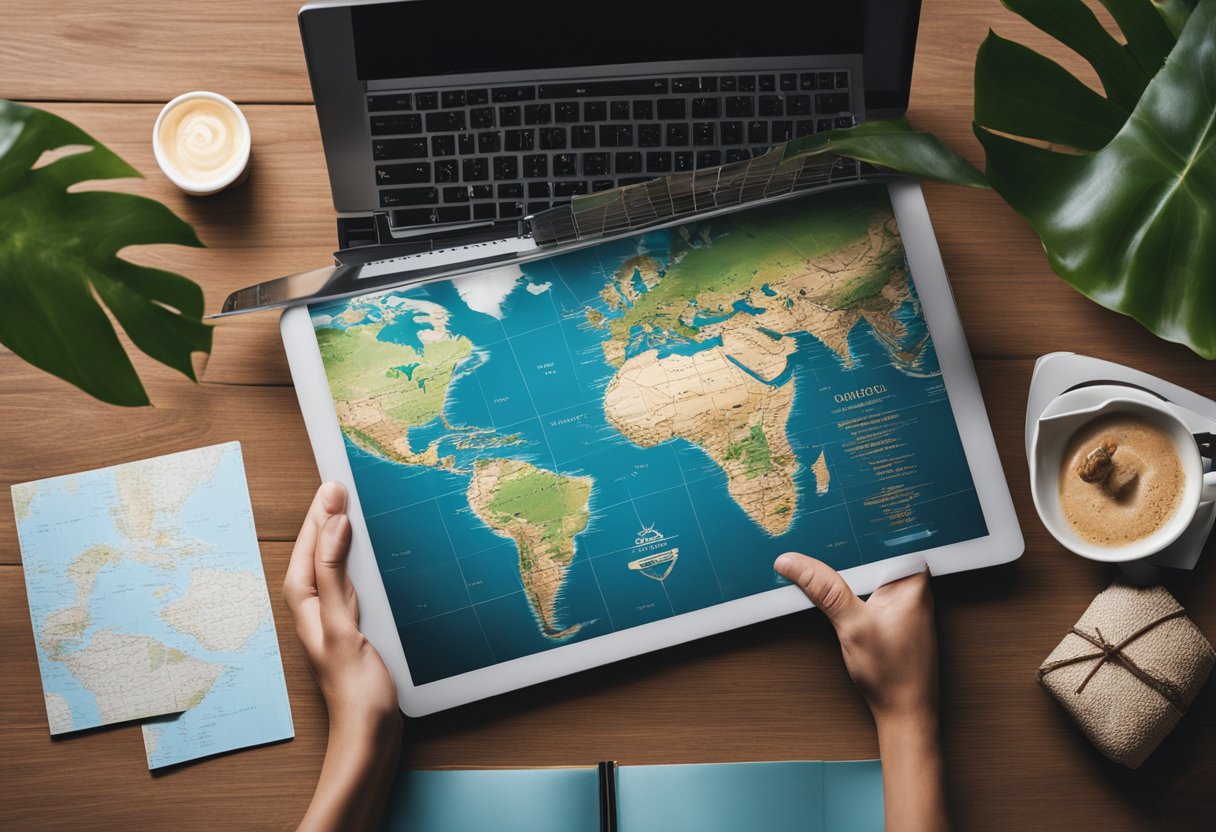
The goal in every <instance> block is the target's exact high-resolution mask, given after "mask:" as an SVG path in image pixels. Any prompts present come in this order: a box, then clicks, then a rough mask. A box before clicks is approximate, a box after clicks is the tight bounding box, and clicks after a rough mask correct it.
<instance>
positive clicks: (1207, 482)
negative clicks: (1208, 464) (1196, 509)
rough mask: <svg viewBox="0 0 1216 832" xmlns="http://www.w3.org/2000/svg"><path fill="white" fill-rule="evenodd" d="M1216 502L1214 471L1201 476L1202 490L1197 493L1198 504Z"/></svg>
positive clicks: (1215, 475) (1215, 473) (1215, 476)
mask: <svg viewBox="0 0 1216 832" xmlns="http://www.w3.org/2000/svg"><path fill="white" fill-rule="evenodd" d="M1213 501H1216V471H1208V472H1207V473H1206V474H1204V475H1203V489H1202V490H1201V491H1200V492H1199V502H1201V503H1210V502H1213Z"/></svg>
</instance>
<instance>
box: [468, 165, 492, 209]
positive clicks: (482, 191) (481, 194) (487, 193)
mask: <svg viewBox="0 0 1216 832" xmlns="http://www.w3.org/2000/svg"><path fill="white" fill-rule="evenodd" d="M495 161H497V160H495ZM469 190H470V191H471V192H472V196H473V199H493V198H494V186H493V185H474V186H473V187H472V188H470V189H469Z"/></svg>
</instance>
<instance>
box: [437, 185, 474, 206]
mask: <svg viewBox="0 0 1216 832" xmlns="http://www.w3.org/2000/svg"><path fill="white" fill-rule="evenodd" d="M443 201H444V202H468V201H469V189H468V188H466V187H465V186H464V185H456V186H454V187H451V188H444V189H443Z"/></svg>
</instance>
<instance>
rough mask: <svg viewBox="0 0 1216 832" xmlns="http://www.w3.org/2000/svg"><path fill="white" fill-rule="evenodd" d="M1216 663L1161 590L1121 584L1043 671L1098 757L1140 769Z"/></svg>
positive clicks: (1099, 600) (1042, 679) (1104, 595)
mask: <svg viewBox="0 0 1216 832" xmlns="http://www.w3.org/2000/svg"><path fill="white" fill-rule="evenodd" d="M1213 662H1216V653H1213V651H1212V645H1211V644H1209V643H1208V640H1207V639H1206V638H1204V637H1203V633H1201V632H1199V630H1198V628H1196V627H1195V625H1194V623H1193V622H1192V621H1191V619H1189V618H1187V616H1186V611H1185V610H1183V608H1182V605H1181V604H1179V603H1178V602H1177V601H1176V600H1175V599H1174V596H1173V595H1170V593H1169V592H1168V591H1166V589H1165V588H1164V587H1159V586H1154V587H1134V586H1129V585H1127V584H1124V583H1121V582H1119V581H1116V582H1115V583H1113V584H1111V585H1110V586H1109V587H1108V588H1107V589H1106V590H1104V591H1103V592H1101V593H1099V595H1098V597H1096V598H1094V601H1093V603H1092V604H1090V605H1089V609H1087V610H1086V611H1085V614H1084V615H1082V616H1081V620H1080V621H1078V622H1077V624H1076V626H1075V627H1073V628H1072V630H1071V631H1070V632H1069V634H1068V635H1066V636H1064V640H1063V641H1061V642H1060V644H1059V646H1058V647H1056V649H1055V650H1053V651H1052V653H1051V655H1050V656H1048V657H1047V660H1046V661H1045V662H1043V666H1042V667H1040V668H1039V684H1041V685H1042V686H1043V687H1044V688H1046V689H1047V692H1048V693H1050V694H1051V695H1052V696H1054V697H1055V698H1056V699H1057V700H1058V701H1059V703H1060V704H1061V705H1063V706H1064V709H1065V710H1066V711H1068V713H1069V714H1071V715H1072V718H1073V719H1074V720H1075V721H1076V723H1077V725H1078V726H1080V728H1081V730H1082V731H1083V732H1085V736H1087V737H1089V739H1090V742H1092V743H1093V744H1094V745H1095V746H1096V747H1097V748H1098V750H1099V751H1101V752H1102V753H1103V754H1105V755H1106V756H1107V757H1109V758H1110V759H1112V760H1114V761H1115V762H1116V763H1122V764H1123V765H1125V766H1127V767H1128V768H1138V767H1139V766H1140V764H1141V763H1143V762H1144V761H1145V760H1146V759H1148V755H1149V754H1152V753H1153V750H1154V749H1156V748H1157V746H1158V745H1160V744H1161V741H1162V740H1164V739H1165V737H1166V735H1168V734H1169V732H1170V731H1172V730H1174V726H1175V725H1177V724H1178V720H1179V719H1181V718H1182V714H1183V713H1185V712H1186V709H1187V707H1188V706H1189V705H1190V704H1191V702H1192V701H1194V699H1195V696H1196V694H1198V693H1199V689H1200V688H1201V687H1203V683H1204V682H1205V681H1207V678H1208V674H1209V673H1210V672H1211V670H1212V664H1213Z"/></svg>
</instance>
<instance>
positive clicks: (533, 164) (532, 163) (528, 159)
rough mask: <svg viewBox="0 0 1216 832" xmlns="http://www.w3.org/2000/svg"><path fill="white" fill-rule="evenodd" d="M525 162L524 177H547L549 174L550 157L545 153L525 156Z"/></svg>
mask: <svg viewBox="0 0 1216 832" xmlns="http://www.w3.org/2000/svg"><path fill="white" fill-rule="evenodd" d="M521 161H522V162H523V169H524V177H525V178H527V179H547V178H548V176H549V157H548V156H546V155H544V154H543V153H536V154H533V155H531V156H525V157H523V159H522V160H521Z"/></svg>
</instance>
